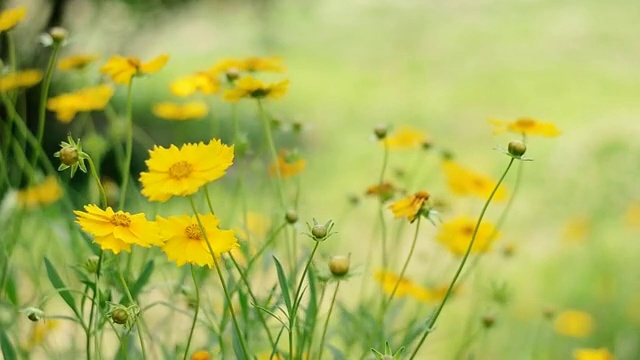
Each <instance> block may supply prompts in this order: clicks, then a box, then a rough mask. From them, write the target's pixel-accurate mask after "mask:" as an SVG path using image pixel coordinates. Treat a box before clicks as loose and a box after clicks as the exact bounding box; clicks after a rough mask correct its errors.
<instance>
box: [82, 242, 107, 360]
mask: <svg viewBox="0 0 640 360" xmlns="http://www.w3.org/2000/svg"><path fill="white" fill-rule="evenodd" d="M102 260H103V252H102V250H100V255H98V267H97V269H96V278H95V282H94V283H93V288H92V291H93V297H94V301H92V302H91V309H90V310H89V324H88V325H87V331H86V332H85V333H86V338H87V344H86V351H87V360H91V329H92V327H94V326H95V329H94V332H95V333H96V334H97V333H98V322H97V321H96V322H95V324H94V323H93V320H94V312H95V308H96V303H97V304H98V305H99V304H100V294H99V291H98V282H99V281H100V270H101V269H100V268H101V267H102ZM98 308H99V306H98ZM98 311H100V310H99V309H98ZM95 345H96V349H95V353H96V355H97V356H98V357H100V356H99V353H98V347H97V346H98V341H97V340H96V341H95Z"/></svg>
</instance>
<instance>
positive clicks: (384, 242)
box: [378, 140, 389, 270]
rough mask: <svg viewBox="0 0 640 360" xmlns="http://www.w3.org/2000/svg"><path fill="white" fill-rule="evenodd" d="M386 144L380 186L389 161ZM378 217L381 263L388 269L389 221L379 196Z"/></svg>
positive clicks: (384, 142)
mask: <svg viewBox="0 0 640 360" xmlns="http://www.w3.org/2000/svg"><path fill="white" fill-rule="evenodd" d="M382 144H383V146H384V157H383V158H382V169H381V170H380V179H379V181H378V184H379V186H382V184H384V174H385V172H386V171H387V165H388V163H389V146H388V145H387V142H386V141H384V140H383V141H382ZM378 218H379V219H380V232H381V234H380V239H381V245H380V246H381V247H382V249H381V250H382V252H381V256H382V258H381V260H382V261H381V262H380V263H381V264H382V268H383V269H385V270H386V269H387V260H388V259H387V223H386V221H385V220H384V202H383V200H382V198H379V204H378Z"/></svg>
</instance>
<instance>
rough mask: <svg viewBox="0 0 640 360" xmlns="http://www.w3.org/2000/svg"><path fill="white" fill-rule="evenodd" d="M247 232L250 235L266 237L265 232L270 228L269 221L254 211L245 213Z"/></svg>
mask: <svg viewBox="0 0 640 360" xmlns="http://www.w3.org/2000/svg"><path fill="white" fill-rule="evenodd" d="M246 221H247V230H248V231H249V232H250V233H251V235H253V236H255V237H258V238H264V237H265V236H266V235H267V231H268V230H269V227H271V220H270V219H269V218H268V217H266V216H264V215H262V214H260V213H257V212H255V211H249V212H247V217H246Z"/></svg>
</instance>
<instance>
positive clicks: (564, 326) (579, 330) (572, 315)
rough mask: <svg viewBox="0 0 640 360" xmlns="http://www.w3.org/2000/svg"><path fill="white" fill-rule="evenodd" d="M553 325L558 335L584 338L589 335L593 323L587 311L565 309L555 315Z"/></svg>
mask: <svg viewBox="0 0 640 360" xmlns="http://www.w3.org/2000/svg"><path fill="white" fill-rule="evenodd" d="M553 327H554V328H555V330H556V332H557V333H558V334H560V335H564V336H569V337H574V338H584V337H587V336H589V335H591V333H592V332H593V328H594V327H595V325H594V321H593V318H592V317H591V315H589V314H588V313H586V312H584V311H578V310H565V311H563V312H561V313H559V314H558V315H557V316H556V318H555V320H554V322H553Z"/></svg>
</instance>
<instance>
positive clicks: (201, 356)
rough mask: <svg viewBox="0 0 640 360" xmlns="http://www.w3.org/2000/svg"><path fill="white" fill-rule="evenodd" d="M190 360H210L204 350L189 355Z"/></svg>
mask: <svg viewBox="0 0 640 360" xmlns="http://www.w3.org/2000/svg"><path fill="white" fill-rule="evenodd" d="M191 360H211V353H209V352H208V351H206V350H200V351H196V352H194V353H193V355H191Z"/></svg>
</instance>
